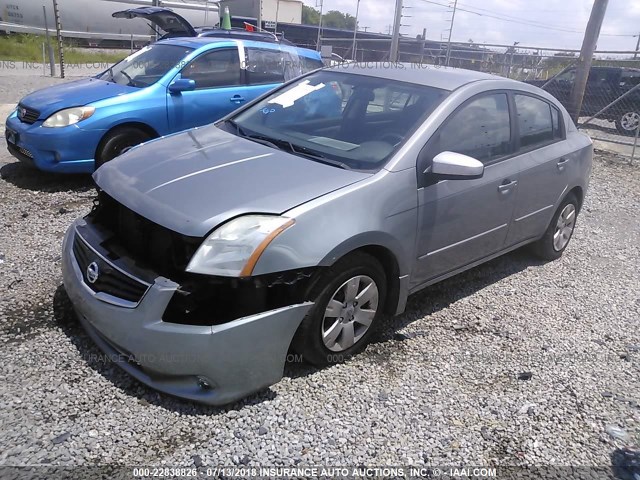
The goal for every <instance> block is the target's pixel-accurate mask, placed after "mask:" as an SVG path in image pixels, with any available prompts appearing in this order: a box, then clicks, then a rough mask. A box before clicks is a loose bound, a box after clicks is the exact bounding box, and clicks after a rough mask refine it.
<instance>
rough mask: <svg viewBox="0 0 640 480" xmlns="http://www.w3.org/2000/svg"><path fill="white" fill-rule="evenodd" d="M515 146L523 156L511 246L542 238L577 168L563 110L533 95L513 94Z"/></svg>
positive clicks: (519, 162)
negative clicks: (569, 142)
mask: <svg viewBox="0 0 640 480" xmlns="http://www.w3.org/2000/svg"><path fill="white" fill-rule="evenodd" d="M513 102H514V106H515V109H516V112H517V117H516V118H517V122H516V125H515V128H516V141H517V143H516V145H517V148H518V151H519V152H520V154H519V155H518V156H517V157H515V158H514V161H516V162H517V164H518V165H519V167H520V180H519V186H518V200H517V203H516V209H515V214H514V217H515V219H514V222H513V227H512V228H511V230H510V231H509V238H508V239H507V244H508V245H515V244H518V243H521V242H524V241H526V240H533V239H535V238H538V237H541V236H542V235H543V234H544V232H545V230H546V228H547V226H548V225H549V222H550V221H551V217H552V216H553V214H554V209H555V205H556V204H557V203H558V201H559V200H560V198H561V197H562V196H563V195H564V194H565V192H566V191H567V185H568V179H569V178H570V175H571V169H573V168H577V164H576V160H577V159H576V157H575V155H576V154H575V153H573V151H572V150H573V148H572V147H571V146H570V145H569V144H568V142H566V141H565V128H564V127H565V125H564V120H563V117H562V114H561V113H560V111H559V110H558V109H557V108H556V107H555V106H553V105H552V104H551V103H549V102H547V101H546V100H544V99H542V98H540V97H536V96H534V95H531V94H525V93H519V92H518V93H514V94H513Z"/></svg>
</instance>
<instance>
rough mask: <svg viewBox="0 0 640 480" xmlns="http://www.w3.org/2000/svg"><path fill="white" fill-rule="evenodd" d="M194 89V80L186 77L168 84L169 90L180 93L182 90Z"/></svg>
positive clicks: (189, 90)
mask: <svg viewBox="0 0 640 480" xmlns="http://www.w3.org/2000/svg"><path fill="white" fill-rule="evenodd" d="M195 89H196V81H195V80H189V79H188V78H181V79H180V80H176V81H174V82H172V83H171V85H169V92H171V93H182V92H191V91H193V90H195Z"/></svg>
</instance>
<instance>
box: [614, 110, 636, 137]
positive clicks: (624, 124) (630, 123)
mask: <svg viewBox="0 0 640 480" xmlns="http://www.w3.org/2000/svg"><path fill="white" fill-rule="evenodd" d="M638 125H640V113H638V112H634V111H632V112H626V113H623V114H622V115H620V117H619V118H618V119H617V120H616V130H618V132H619V133H621V134H622V135H635V134H636V130H637V129H638Z"/></svg>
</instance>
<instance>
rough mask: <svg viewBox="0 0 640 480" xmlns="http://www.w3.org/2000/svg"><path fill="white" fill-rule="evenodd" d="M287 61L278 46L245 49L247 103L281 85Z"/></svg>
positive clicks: (266, 45)
mask: <svg viewBox="0 0 640 480" xmlns="http://www.w3.org/2000/svg"><path fill="white" fill-rule="evenodd" d="M288 61H289V58H288V56H287V55H285V53H284V52H282V51H281V49H280V46H279V45H273V46H269V45H268V44H264V45H261V46H259V47H257V46H247V47H245V65H244V67H245V78H246V82H247V93H246V95H247V101H251V100H253V99H255V98H258V97H259V96H260V95H262V94H263V93H266V92H268V91H269V90H272V89H274V88H276V87H277V86H279V85H282V84H283V83H284V81H285V71H286V68H287V64H288Z"/></svg>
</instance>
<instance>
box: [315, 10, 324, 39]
mask: <svg viewBox="0 0 640 480" xmlns="http://www.w3.org/2000/svg"><path fill="white" fill-rule="evenodd" d="M317 6H318V2H316V7H317ZM323 9H324V0H320V21H319V22H318V41H317V42H316V45H317V46H318V51H320V50H321V49H322V47H321V46H320V41H321V40H322V11H323Z"/></svg>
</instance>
